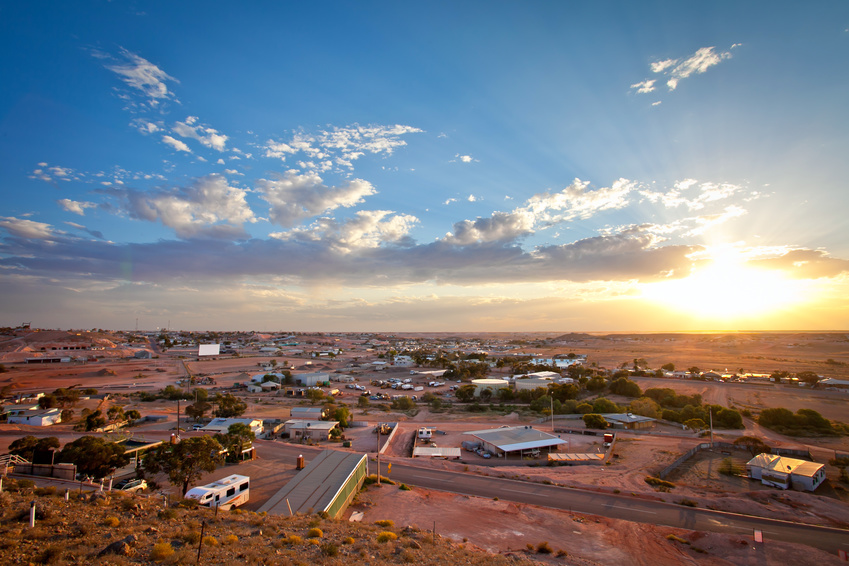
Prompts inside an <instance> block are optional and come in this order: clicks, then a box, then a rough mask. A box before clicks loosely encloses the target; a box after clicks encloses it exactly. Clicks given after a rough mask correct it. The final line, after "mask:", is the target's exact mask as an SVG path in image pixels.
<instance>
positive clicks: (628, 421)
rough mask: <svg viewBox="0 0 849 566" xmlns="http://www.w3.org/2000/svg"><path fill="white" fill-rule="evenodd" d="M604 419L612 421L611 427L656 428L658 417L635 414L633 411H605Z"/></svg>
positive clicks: (631, 428)
mask: <svg viewBox="0 0 849 566" xmlns="http://www.w3.org/2000/svg"><path fill="white" fill-rule="evenodd" d="M602 416H603V417H604V420H606V421H607V422H609V423H610V426H611V428H624V429H627V430H645V429H648V428H654V423H655V422H656V419H653V418H651V417H644V416H642V415H635V414H633V413H605V414H603V415H602Z"/></svg>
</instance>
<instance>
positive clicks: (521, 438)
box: [465, 425, 566, 458]
mask: <svg viewBox="0 0 849 566" xmlns="http://www.w3.org/2000/svg"><path fill="white" fill-rule="evenodd" d="M465 434H468V435H470V436H474V437H475V438H477V439H478V440H480V441H481V442H482V443H483V446H484V449H485V450H486V451H488V452H492V453H494V454H498V455H499V456H505V457H509V456H510V455H511V454H514V455H517V456H519V457H520V458H521V457H523V456H524V455H525V454H535V453H536V454H538V453H539V450H540V448H543V449H548V451H549V452H551V449H552V448H555V449H556V447H557V446H559V445H561V444H566V441H565V440H561V439H560V438H558V437H556V436H553V435H551V434H548V433H547V432H543V431H541V430H537V429H535V428H533V427H531V426H527V425H526V426H512V427H509V426H505V427H501V428H494V429H489V430H477V431H472V432H467V433H465Z"/></svg>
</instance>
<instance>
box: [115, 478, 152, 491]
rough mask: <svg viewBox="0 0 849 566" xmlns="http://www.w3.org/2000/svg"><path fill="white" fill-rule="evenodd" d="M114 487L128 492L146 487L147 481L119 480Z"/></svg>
mask: <svg viewBox="0 0 849 566" xmlns="http://www.w3.org/2000/svg"><path fill="white" fill-rule="evenodd" d="M115 489H120V490H121V491H129V492H135V491H143V490H145V489H147V482H146V481H145V480H132V479H126V480H121V481H119V482H118V483H117V484H115Z"/></svg>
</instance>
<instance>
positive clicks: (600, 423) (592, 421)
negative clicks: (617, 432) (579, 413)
mask: <svg viewBox="0 0 849 566" xmlns="http://www.w3.org/2000/svg"><path fill="white" fill-rule="evenodd" d="M584 426H585V427H587V428H600V429H602V430H603V429H606V428H607V421H606V420H605V419H604V417H602V416H601V415H599V414H596V413H588V414H586V415H584Z"/></svg>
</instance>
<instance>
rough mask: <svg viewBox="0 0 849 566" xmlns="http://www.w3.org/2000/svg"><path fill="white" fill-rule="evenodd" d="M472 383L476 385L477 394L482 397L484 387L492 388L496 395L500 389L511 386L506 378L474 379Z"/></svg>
mask: <svg viewBox="0 0 849 566" xmlns="http://www.w3.org/2000/svg"><path fill="white" fill-rule="evenodd" d="M472 385H474V386H475V395H476V396H477V397H480V395H481V391H483V390H484V389H488V390H490V391H491V392H492V394H493V395H495V394H496V393H498V390H499V389H502V388H509V387H510V382H509V381H507V380H506V379H473V380H472Z"/></svg>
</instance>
